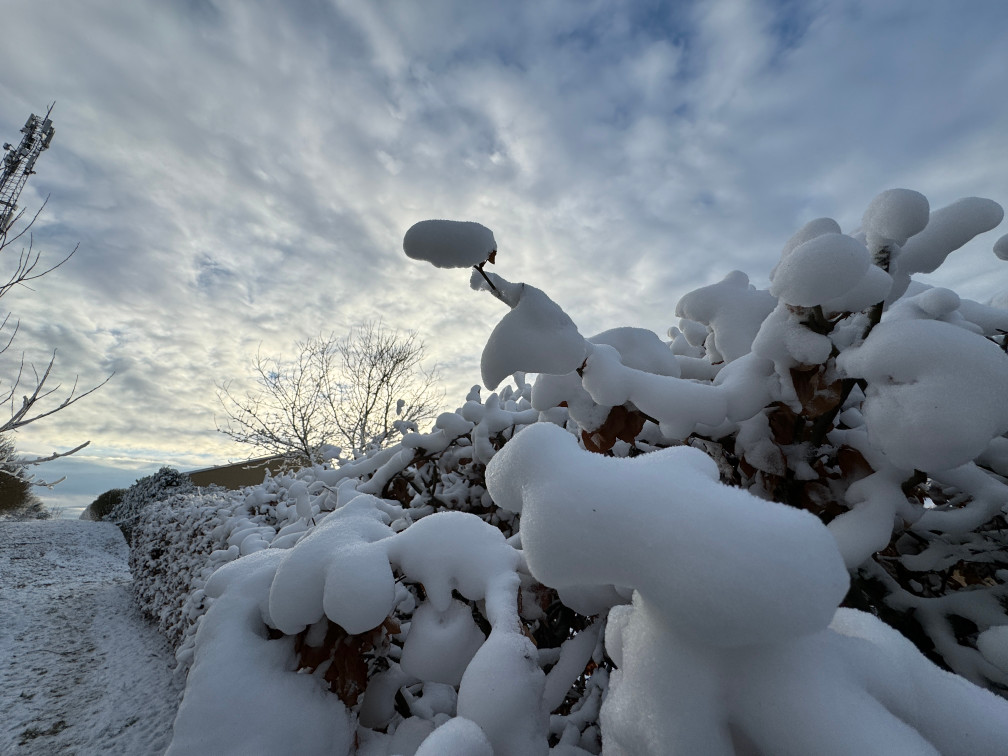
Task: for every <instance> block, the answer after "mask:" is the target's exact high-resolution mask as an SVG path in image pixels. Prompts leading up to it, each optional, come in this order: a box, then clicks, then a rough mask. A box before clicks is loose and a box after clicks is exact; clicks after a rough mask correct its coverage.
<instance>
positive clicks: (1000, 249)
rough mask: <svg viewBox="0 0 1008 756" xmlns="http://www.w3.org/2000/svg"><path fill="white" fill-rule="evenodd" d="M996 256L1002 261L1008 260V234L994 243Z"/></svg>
mask: <svg viewBox="0 0 1008 756" xmlns="http://www.w3.org/2000/svg"><path fill="white" fill-rule="evenodd" d="M994 254H995V255H997V256H998V257H999V258H1000V259H1002V260H1008V234H1005V235H1004V236H1002V237H1001V238H999V239H998V240H997V241H996V242H994Z"/></svg>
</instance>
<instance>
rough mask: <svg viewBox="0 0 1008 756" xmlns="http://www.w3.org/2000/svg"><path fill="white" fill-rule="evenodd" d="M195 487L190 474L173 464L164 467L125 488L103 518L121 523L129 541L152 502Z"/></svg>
mask: <svg viewBox="0 0 1008 756" xmlns="http://www.w3.org/2000/svg"><path fill="white" fill-rule="evenodd" d="M194 491H196V486H195V485H193V482H192V481H191V480H189V476H187V475H185V474H184V473H181V472H179V471H178V470H176V469H175V468H174V467H162V468H161V469H160V470H158V471H157V472H156V473H154V474H153V475H148V476H147V477H145V478H140V479H139V480H138V481H136V482H135V483H134V484H133V485H132V486H130V487H129V488H128V489H126V493H124V494H123V495H122V498H121V499H119V501H118V502H116V504H115V505H114V506H113V507H112V510H111V511H110V512H108V513H107V514H106V515H105V516H103V517H102V518H101V519H102V520H104V521H106V522H114V523H115V524H116V525H118V526H119V529H120V530H122V532H123V535H124V536H125V537H126V541H127V542H130V541H131V540H132V538H133V528H134V527H135V526H136V523H137V521H138V520H139V519H140V516H141V515H142V514H143V512H144V510H146V509H147V508H148V507H149V506H151V505H152V504H155V503H158V502H161V501H164V500H165V499H167V498H169V497H171V496H174V495H179V494H188V493H192V492H194Z"/></svg>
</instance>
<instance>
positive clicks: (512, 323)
mask: <svg viewBox="0 0 1008 756" xmlns="http://www.w3.org/2000/svg"><path fill="white" fill-rule="evenodd" d="M489 278H490V280H491V281H492V282H493V284H494V286H495V287H496V288H497V290H498V292H499V298H500V299H501V300H502V301H503V302H505V303H506V304H507V305H508V306H510V307H511V311H510V312H509V313H507V314H506V315H505V316H504V317H503V318H501V320H500V322H499V323H498V324H497V326H496V327H495V328H494V329H493V332H492V333H491V334H490V338H488V339H487V343H486V346H485V347H484V348H483V356H482V357H481V358H480V374H481V375H482V378H483V385H484V386H486V387H487V388H490V389H493V388H496V387H497V386H498V385H500V383H501V381H503V380H504V379H505V378H507V377H508V376H509V375H512V374H514V373H518V372H528V373H568V372H570V371H571V370H574V369H575V368H577V367H578V366H579V365H580V364H581V363H582V362H583V361H584V357H585V340H584V337H583V336H582V335H581V334H580V333H579V332H578V329H577V326H576V325H574V321H572V320H571V319H570V316H568V315H567V313H565V312H564V311H563V310H562V309H560V307H559V306H558V305H557V303H556V302H554V301H553V300H552V299H550V298H549V297H548V296H546V294H545V293H544V292H543V291H542V290H540V289H537V288H535V287H534V286H530V285H529V284H525V283H520V284H512V283H509V282H508V281H505V280H504V279H502V278H501V277H500V276H495V275H493V274H489ZM472 283H473V286H474V287H475V288H481V287H485V285H486V284H485V282H484V281H483V280H482V278H481V277H479V276H477V275H475V274H474V276H473V279H472Z"/></svg>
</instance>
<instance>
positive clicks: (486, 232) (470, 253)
mask: <svg viewBox="0 0 1008 756" xmlns="http://www.w3.org/2000/svg"><path fill="white" fill-rule="evenodd" d="M496 250H497V242H496V241H495V240H494V235H493V231H491V230H490V229H489V228H487V227H486V226H482V225H480V224H479V223H476V222H474V221H453V220H425V221H420V222H419V223H415V224H414V225H412V226H411V227H410V229H409V230H408V231H407V232H406V235H405V236H404V237H403V251H404V252H405V253H406V256H407V257H411V258H413V259H414V260H425V261H426V262H429V263H431V264H432V265H434V266H436V267H438V268H468V267H471V266H473V265H479V264H480V263H482V262H486V261H487V259H489V257H490V255H492V254H493V253H494V252H495V251H496Z"/></svg>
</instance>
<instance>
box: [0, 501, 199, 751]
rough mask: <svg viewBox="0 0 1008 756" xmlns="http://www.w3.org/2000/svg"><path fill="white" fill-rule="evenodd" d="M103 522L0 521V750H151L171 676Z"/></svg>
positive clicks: (166, 711) (165, 722)
mask: <svg viewBox="0 0 1008 756" xmlns="http://www.w3.org/2000/svg"><path fill="white" fill-rule="evenodd" d="M127 555H128V548H127V546H126V542H125V541H124V540H123V537H122V534H121V533H120V532H119V529H118V528H117V527H116V526H115V525H112V524H110V523H104V522H81V521H72V520H52V521H48V522H27V523H5V524H2V525H0V660H3V661H2V663H0V711H2V712H3V716H2V719H0V722H2V724H0V753H3V754H47V755H48V754H55V753H61V754H62V753H67V754H70V753H72V754H78V755H80V756H86V755H88V754H124V755H129V756H140V755H145V754H161V753H163V752H164V750H165V749H166V748H167V747H168V743H169V741H170V739H171V726H172V720H173V719H174V717H175V712H176V710H177V708H178V700H179V697H180V695H181V685H180V683H179V681H177V680H175V679H174V678H173V675H172V670H171V667H172V665H173V664H174V657H173V655H172V652H171V650H170V649H169V647H168V645H167V643H166V642H165V641H164V639H163V638H162V637H161V636H160V635H159V634H158V633H157V631H156V630H155V629H154V628H153V627H151V626H150V625H148V624H147V623H146V622H145V621H144V620H143V618H142V617H141V616H140V614H139V612H138V610H137V609H136V607H135V605H134V603H133V601H132V597H131V595H130V590H131V586H130V584H131V581H132V579H131V577H130V572H129V567H128V566H127V561H126V560H127Z"/></svg>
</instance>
